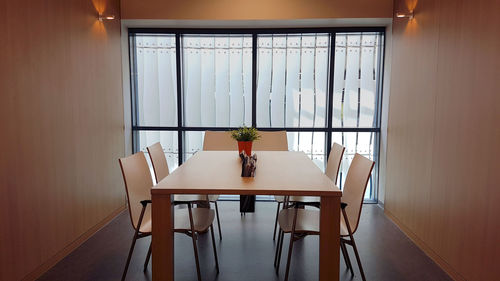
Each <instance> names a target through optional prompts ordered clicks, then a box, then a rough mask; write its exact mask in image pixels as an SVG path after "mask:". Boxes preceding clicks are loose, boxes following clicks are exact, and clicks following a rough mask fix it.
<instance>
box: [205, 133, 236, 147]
mask: <svg viewBox="0 0 500 281" xmlns="http://www.w3.org/2000/svg"><path fill="white" fill-rule="evenodd" d="M203 150H238V143H237V142H236V141H235V140H233V139H232V138H231V132H228V131H205V137H204V138H203Z"/></svg>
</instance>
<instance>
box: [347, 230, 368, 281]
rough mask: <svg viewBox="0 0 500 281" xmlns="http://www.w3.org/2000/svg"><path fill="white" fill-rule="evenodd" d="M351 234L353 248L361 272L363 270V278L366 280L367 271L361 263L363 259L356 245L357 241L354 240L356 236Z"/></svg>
mask: <svg viewBox="0 0 500 281" xmlns="http://www.w3.org/2000/svg"><path fill="white" fill-rule="evenodd" d="M350 236H351V241H352V248H353V249H354V255H356V261H357V263H358V268H359V272H361V278H362V279H363V281H366V277H365V272H364V271H363V266H362V265H361V259H360V258H359V253H358V247H356V242H354V237H352V234H351V235H350Z"/></svg>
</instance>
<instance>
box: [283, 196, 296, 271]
mask: <svg viewBox="0 0 500 281" xmlns="http://www.w3.org/2000/svg"><path fill="white" fill-rule="evenodd" d="M297 212H298V208H297V205H295V208H294V214H293V224H292V232H291V233H290V246H289V247H288V259H287V261H286V271H285V281H288V272H289V271H290V261H291V260H292V250H293V241H294V237H295V226H296V225H297Z"/></svg>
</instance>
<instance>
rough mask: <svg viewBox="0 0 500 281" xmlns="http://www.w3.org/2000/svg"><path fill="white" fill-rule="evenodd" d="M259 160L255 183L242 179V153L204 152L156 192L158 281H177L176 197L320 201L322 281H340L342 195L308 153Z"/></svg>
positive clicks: (267, 154) (260, 154) (261, 154)
mask: <svg viewBox="0 0 500 281" xmlns="http://www.w3.org/2000/svg"><path fill="white" fill-rule="evenodd" d="M255 154H256V155H257V165H256V167H257V168H256V170H255V176H254V177H241V158H240V156H239V154H238V152H237V151H199V152H197V153H195V154H194V155H193V156H191V157H190V158H189V159H188V160H187V161H186V162H185V163H183V164H182V165H181V166H179V167H178V168H177V169H176V170H174V171H173V172H172V173H171V174H170V175H169V176H167V177H166V178H164V179H163V180H161V181H160V182H159V183H158V184H157V185H156V186H154V187H153V188H152V189H151V198H152V202H153V203H152V232H153V235H152V251H153V253H154V254H153V259H152V277H153V280H157V281H159V280H166V281H173V280H174V231H173V226H174V204H173V203H174V202H173V198H174V196H173V195H174V194H231V195H283V196H319V197H321V199H320V200H321V201H320V202H321V203H320V204H321V208H320V222H319V224H320V225H319V227H320V236H319V250H318V253H319V280H320V281H337V280H339V264H340V211H341V210H340V202H341V196H342V192H341V191H340V189H339V188H338V187H337V186H336V185H335V184H334V183H333V182H332V181H331V180H330V178H328V177H327V176H326V175H325V174H324V173H323V172H322V171H321V169H320V168H319V167H318V166H317V165H316V164H315V163H314V162H313V161H312V160H311V159H310V158H309V157H308V156H307V155H306V154H305V153H303V152H296V151H255ZM270 227H272V226H270ZM242 239H243V238H242ZM242 256H243V254H242Z"/></svg>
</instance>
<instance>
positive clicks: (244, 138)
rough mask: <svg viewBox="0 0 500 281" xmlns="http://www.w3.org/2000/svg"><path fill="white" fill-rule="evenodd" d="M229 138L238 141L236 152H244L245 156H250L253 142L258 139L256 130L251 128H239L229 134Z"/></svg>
mask: <svg viewBox="0 0 500 281" xmlns="http://www.w3.org/2000/svg"><path fill="white" fill-rule="evenodd" d="M231 137H232V138H233V139H235V140H236V141H238V152H239V153H241V151H245V153H246V154H247V155H249V156H250V155H252V144H253V141H255V140H258V139H260V135H259V132H258V131H257V129H255V128H252V127H241V128H239V129H238V130H234V131H232V132H231Z"/></svg>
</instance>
